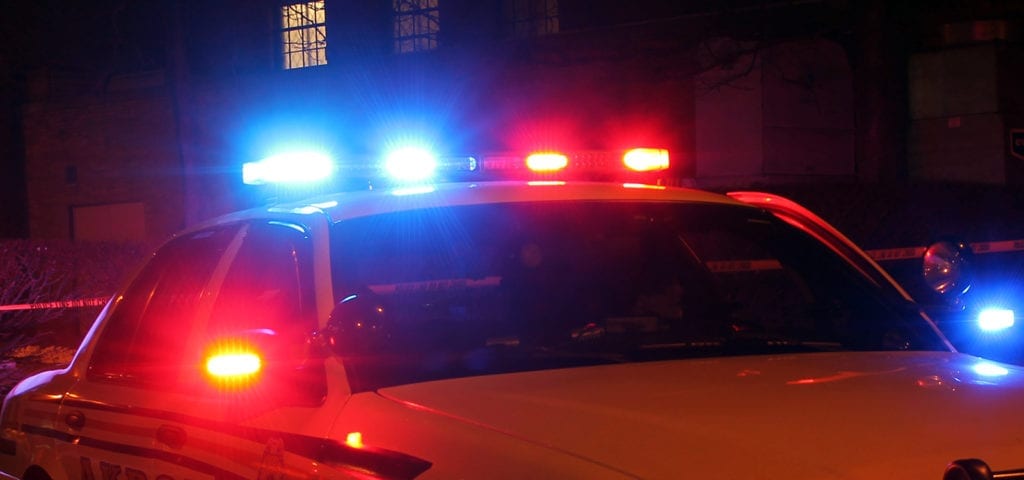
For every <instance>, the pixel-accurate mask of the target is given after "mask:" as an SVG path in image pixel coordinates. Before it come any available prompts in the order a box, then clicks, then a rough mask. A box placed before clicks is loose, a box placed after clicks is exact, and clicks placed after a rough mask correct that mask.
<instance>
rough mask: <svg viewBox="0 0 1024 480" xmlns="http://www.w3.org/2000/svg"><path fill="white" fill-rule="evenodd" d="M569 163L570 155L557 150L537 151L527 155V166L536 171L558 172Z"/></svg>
mask: <svg viewBox="0 0 1024 480" xmlns="http://www.w3.org/2000/svg"><path fill="white" fill-rule="evenodd" d="M568 165H569V157H567V156H565V155H562V154H561V153H557V152H537V153H532V154H530V155H529V156H527V157H526V167H527V168H529V169H530V170H533V171H534V172H557V171H559V170H563V169H565V167H567V166H568Z"/></svg>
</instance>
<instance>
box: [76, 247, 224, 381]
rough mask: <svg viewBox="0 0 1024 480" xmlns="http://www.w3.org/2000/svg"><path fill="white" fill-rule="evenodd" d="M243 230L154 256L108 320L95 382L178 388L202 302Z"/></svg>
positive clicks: (96, 356) (95, 358) (96, 357)
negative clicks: (189, 340) (214, 273)
mask: <svg viewBox="0 0 1024 480" xmlns="http://www.w3.org/2000/svg"><path fill="white" fill-rule="evenodd" d="M237 229H238V227H223V228H216V229H210V230H204V231H201V232H198V233H193V234H190V235H187V236H184V237H181V238H178V239H176V240H173V241H171V242H170V243H168V244H167V245H165V246H164V247H163V248H161V249H160V250H159V251H158V252H157V253H156V254H155V255H154V257H153V258H152V259H151V260H150V262H149V263H148V264H147V265H146V266H145V267H144V268H143V269H142V270H141V271H140V273H139V275H138V276H137V277H136V278H135V279H134V280H133V282H132V283H131V285H129V286H128V288H127V289H126V290H125V291H124V293H123V294H122V295H121V297H120V298H119V299H118V301H117V303H116V305H115V307H114V309H113V311H112V312H111V314H110V318H108V319H107V321H106V325H105V326H104V328H103V331H102V333H101V335H100V337H99V339H98V341H97V343H96V347H95V351H94V353H93V355H92V358H91V362H90V365H89V376H90V378H92V379H96V380H106V381H120V382H128V383H131V384H137V385H140V386H149V387H152V388H175V386H176V381H177V379H178V374H179V373H180V371H181V367H182V361H183V355H182V352H183V351H184V349H185V345H186V342H187V341H188V339H189V336H190V334H191V330H190V328H191V327H192V326H193V325H194V323H195V322H194V320H195V319H196V314H197V308H198V305H199V300H200V298H201V296H202V295H203V293H204V292H205V291H206V288H207V285H208V283H209V281H210V277H211V274H212V272H213V270H214V268H215V267H216V266H217V263H218V261H219V260H220V259H221V257H222V256H223V254H224V252H225V250H226V249H227V246H228V244H229V243H230V242H231V240H232V238H234V236H235V234H236V232H237Z"/></svg>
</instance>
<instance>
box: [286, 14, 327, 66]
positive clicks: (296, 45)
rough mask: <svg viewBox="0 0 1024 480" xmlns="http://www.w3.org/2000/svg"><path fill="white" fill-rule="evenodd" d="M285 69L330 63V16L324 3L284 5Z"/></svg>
mask: <svg viewBox="0 0 1024 480" xmlns="http://www.w3.org/2000/svg"><path fill="white" fill-rule="evenodd" d="M281 40H282V42H283V43H282V45H283V48H282V53H284V68H286V69H291V68H303V67H312V66H316V65H325V64H326V63H327V14H326V12H325V11H324V0H319V1H314V2H299V3H289V4H287V5H283V6H281Z"/></svg>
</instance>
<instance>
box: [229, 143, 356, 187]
mask: <svg viewBox="0 0 1024 480" xmlns="http://www.w3.org/2000/svg"><path fill="white" fill-rule="evenodd" d="M335 168H336V166H335V164H334V161H333V160H332V159H331V157H330V156H329V155H327V154H326V153H323V152H315V151H304V152H288V153H281V154H278V155H273V156H270V157H267V158H264V159H262V160H259V161H256V162H247V163H245V164H243V165H242V183H245V184H246V185H264V184H271V183H276V184H295V183H310V182H317V181H322V180H326V179H328V178H330V177H331V175H333V174H334V171H335Z"/></svg>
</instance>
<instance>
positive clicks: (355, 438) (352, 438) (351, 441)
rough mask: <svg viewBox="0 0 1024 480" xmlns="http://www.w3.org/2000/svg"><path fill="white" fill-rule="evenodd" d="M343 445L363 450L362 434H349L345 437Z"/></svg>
mask: <svg viewBox="0 0 1024 480" xmlns="http://www.w3.org/2000/svg"><path fill="white" fill-rule="evenodd" d="M345 445H348V446H350V447H352V448H363V434H362V433H360V432H349V434H348V435H345Z"/></svg>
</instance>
